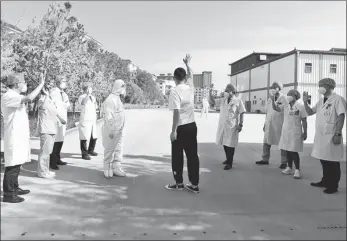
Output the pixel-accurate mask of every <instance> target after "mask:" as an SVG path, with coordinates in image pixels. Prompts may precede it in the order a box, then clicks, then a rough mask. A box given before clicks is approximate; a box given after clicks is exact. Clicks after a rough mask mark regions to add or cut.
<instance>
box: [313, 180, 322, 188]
mask: <svg viewBox="0 0 347 241" xmlns="http://www.w3.org/2000/svg"><path fill="white" fill-rule="evenodd" d="M311 186H312V187H324V184H323V182H321V181H320V182H311Z"/></svg>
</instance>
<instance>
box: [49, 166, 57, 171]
mask: <svg viewBox="0 0 347 241" xmlns="http://www.w3.org/2000/svg"><path fill="white" fill-rule="evenodd" d="M49 168H51V169H52V170H59V167H58V165H55V166H54V165H51V166H49Z"/></svg>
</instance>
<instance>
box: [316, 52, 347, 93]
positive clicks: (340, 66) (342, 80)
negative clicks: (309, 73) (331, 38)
mask: <svg viewBox="0 0 347 241" xmlns="http://www.w3.org/2000/svg"><path fill="white" fill-rule="evenodd" d="M345 59H346V57H345V56H342V55H322V64H321V66H322V71H321V72H322V78H332V79H334V80H335V81H336V85H337V86H338V85H343V86H346V77H345V76H346V73H345V72H346V69H345V65H346V60H345ZM330 64H336V65H337V69H336V74H334V73H330Z"/></svg>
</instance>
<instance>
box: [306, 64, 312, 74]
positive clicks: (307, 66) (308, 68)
mask: <svg viewBox="0 0 347 241" xmlns="http://www.w3.org/2000/svg"><path fill="white" fill-rule="evenodd" d="M305 73H312V63H305Z"/></svg>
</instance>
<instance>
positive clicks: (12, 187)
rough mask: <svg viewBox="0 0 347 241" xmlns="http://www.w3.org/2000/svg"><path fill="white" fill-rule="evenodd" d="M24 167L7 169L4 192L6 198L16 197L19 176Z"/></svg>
mask: <svg viewBox="0 0 347 241" xmlns="http://www.w3.org/2000/svg"><path fill="white" fill-rule="evenodd" d="M21 166H22V165H16V166H10V167H6V168H5V173H4V180H3V184H2V186H3V191H4V196H15V195H16V190H17V188H18V187H19V185H18V176H19V173H20V167H21Z"/></svg>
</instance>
